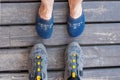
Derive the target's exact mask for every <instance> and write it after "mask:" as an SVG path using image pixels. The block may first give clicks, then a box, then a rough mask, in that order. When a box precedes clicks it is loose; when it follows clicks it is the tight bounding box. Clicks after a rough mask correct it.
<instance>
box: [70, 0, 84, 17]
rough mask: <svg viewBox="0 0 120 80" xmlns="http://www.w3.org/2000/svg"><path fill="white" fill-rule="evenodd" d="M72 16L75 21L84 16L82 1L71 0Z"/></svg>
mask: <svg viewBox="0 0 120 80" xmlns="http://www.w3.org/2000/svg"><path fill="white" fill-rule="evenodd" d="M69 7H70V16H71V17H72V18H74V19H76V18H78V17H80V16H81V15H82V0H75V1H74V0H69Z"/></svg>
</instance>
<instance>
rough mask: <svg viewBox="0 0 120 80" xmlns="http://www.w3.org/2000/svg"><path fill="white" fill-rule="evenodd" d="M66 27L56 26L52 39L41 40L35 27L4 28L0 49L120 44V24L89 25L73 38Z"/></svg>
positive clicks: (2, 29)
mask: <svg viewBox="0 0 120 80" xmlns="http://www.w3.org/2000/svg"><path fill="white" fill-rule="evenodd" d="M66 27H67V26H66V25H55V26H54V31H53V35H52V37H51V38H50V39H46V40H45V39H41V38H40V37H39V36H38V35H37V33H36V30H35V26H31V25H30V26H10V27H9V26H8V27H7V26H2V27H1V28H0V31H1V33H0V36H1V38H0V47H23V46H31V45H34V44H35V43H38V42H42V43H44V44H45V45H64V44H68V43H70V42H71V41H77V42H79V43H80V44H82V45H86V44H87V45H89V44H117V43H120V35H119V34H120V24H119V23H113V24H87V25H86V28H85V31H84V33H83V34H82V35H81V36H80V37H77V38H71V37H70V36H69V34H68V32H67V28H66Z"/></svg>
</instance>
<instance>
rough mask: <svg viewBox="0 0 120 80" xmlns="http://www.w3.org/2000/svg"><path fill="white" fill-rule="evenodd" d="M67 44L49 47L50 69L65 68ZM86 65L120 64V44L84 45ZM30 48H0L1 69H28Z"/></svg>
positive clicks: (105, 65)
mask: <svg viewBox="0 0 120 80" xmlns="http://www.w3.org/2000/svg"><path fill="white" fill-rule="evenodd" d="M65 49H66V46H63V47H53V48H47V52H48V56H49V57H48V61H49V62H48V70H52V69H54V70H56V69H64V63H65V61H64V52H65ZM82 49H83V52H84V67H87V68H88V67H107V66H120V62H119V61H120V53H119V52H120V45H115V46H84V47H82ZM30 50H31V49H30V48H29V49H0V59H1V60H0V64H1V65H0V71H12V70H26V69H28V58H29V54H30Z"/></svg>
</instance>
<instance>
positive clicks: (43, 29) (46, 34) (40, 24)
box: [36, 15, 54, 39]
mask: <svg viewBox="0 0 120 80" xmlns="http://www.w3.org/2000/svg"><path fill="white" fill-rule="evenodd" d="M53 21H54V19H53V16H52V17H51V19H49V20H44V19H42V18H41V17H40V16H39V15H38V16H37V20H36V30H37V33H38V35H39V36H40V37H42V38H43V39H48V38H50V37H51V35H52V32H53Z"/></svg>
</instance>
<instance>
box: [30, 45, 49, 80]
mask: <svg viewBox="0 0 120 80" xmlns="http://www.w3.org/2000/svg"><path fill="white" fill-rule="evenodd" d="M29 62H30V65H29V79H30V80H48V79H47V63H48V60H47V52H46V49H45V47H44V46H43V45H42V44H37V45H35V46H34V47H33V49H32V51H31V55H30V61H29Z"/></svg>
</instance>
